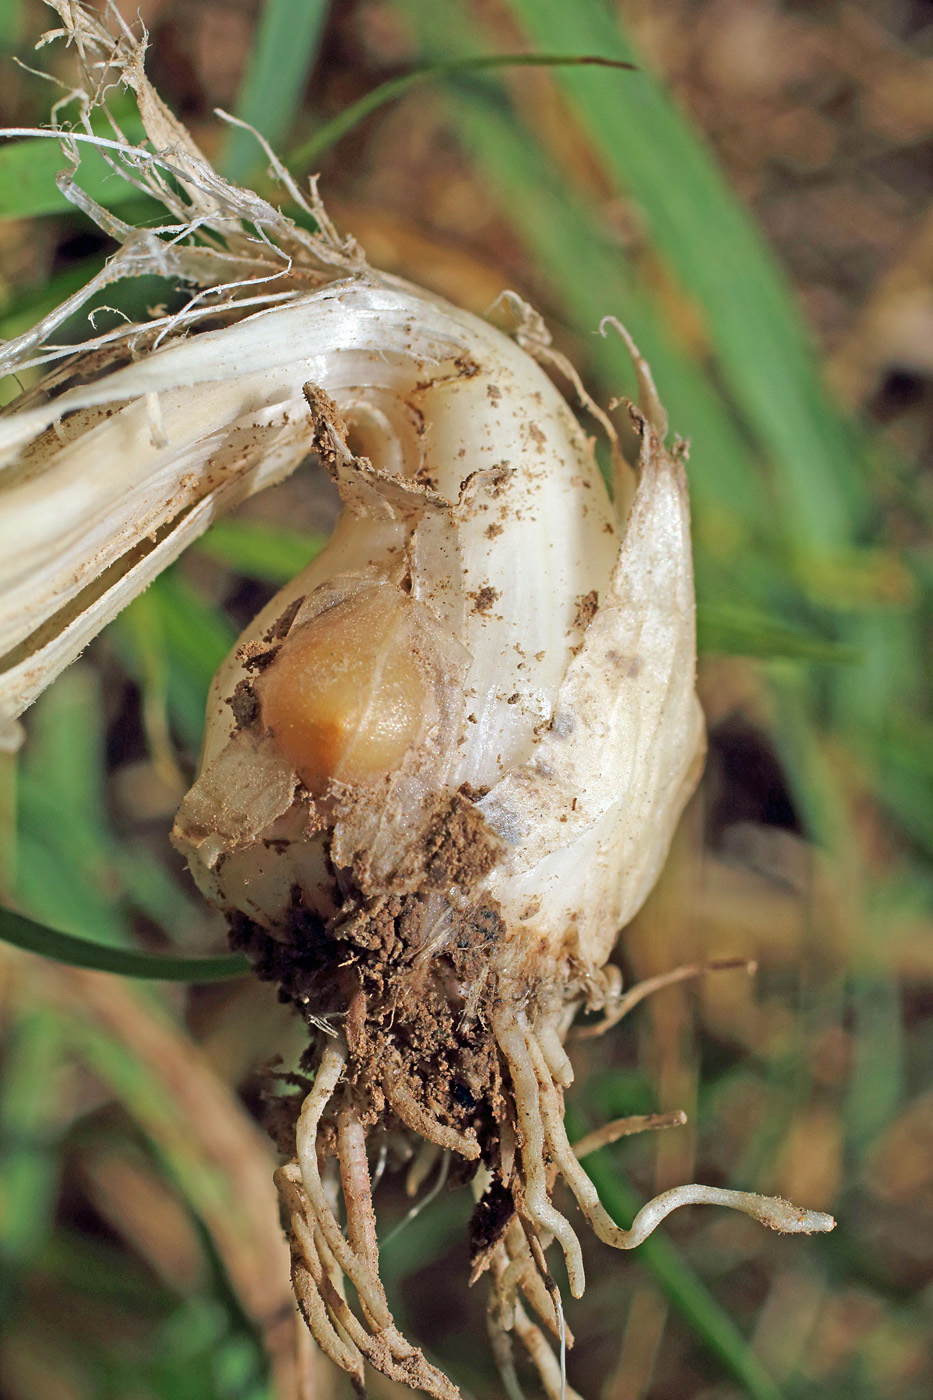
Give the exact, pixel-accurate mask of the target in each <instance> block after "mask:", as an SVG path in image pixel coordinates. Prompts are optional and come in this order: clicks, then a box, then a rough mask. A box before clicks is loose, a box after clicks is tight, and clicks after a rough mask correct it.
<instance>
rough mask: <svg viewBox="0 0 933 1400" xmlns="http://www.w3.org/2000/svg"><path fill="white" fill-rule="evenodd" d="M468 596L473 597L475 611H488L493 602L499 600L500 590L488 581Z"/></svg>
mask: <svg viewBox="0 0 933 1400" xmlns="http://www.w3.org/2000/svg"><path fill="white" fill-rule="evenodd" d="M467 597H469V598H472V599H473V611H474V612H478V613H485V612H488V611H489V609H490V608H491V607H492V605H493V603H497V602H498V601H499V592H498V590H497V589H495V588H491V587H490V586H489V584H488V583H485V584H483V587H482V588H478V589H477V590H476V592H475V593H468V594H467Z"/></svg>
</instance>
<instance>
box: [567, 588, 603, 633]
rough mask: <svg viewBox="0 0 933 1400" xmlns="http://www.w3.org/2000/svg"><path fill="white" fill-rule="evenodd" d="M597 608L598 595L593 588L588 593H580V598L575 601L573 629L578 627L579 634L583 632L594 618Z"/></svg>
mask: <svg viewBox="0 0 933 1400" xmlns="http://www.w3.org/2000/svg"><path fill="white" fill-rule="evenodd" d="M598 607H599V594H598V593H597V592H596V589H595V588H593V589H591V590H590V592H589V593H581V595H580V597H579V598H578V599H577V611H576V614H575V615H574V619H573V625H574V627H578V628H579V629H580V631H581V632H585V631H586V629H587V627H589V625H590V623H591V622H592V621H593V618H594V617H595V616H596V610H597V608H598Z"/></svg>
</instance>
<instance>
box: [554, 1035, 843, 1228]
mask: <svg viewBox="0 0 933 1400" xmlns="http://www.w3.org/2000/svg"><path fill="white" fill-rule="evenodd" d="M527 1043H528V1046H529V1050H530V1052H531V1058H532V1063H533V1065H534V1068H535V1073H536V1075H537V1078H538V1084H539V1086H540V1093H541V1118H542V1122H543V1124H544V1130H545V1135H546V1140H547V1146H548V1149H549V1151H550V1153H551V1157H552V1159H553V1161H554V1162H555V1163H556V1165H557V1167H558V1170H559V1171H560V1173H561V1175H562V1176H563V1178H564V1180H565V1181H566V1182H567V1185H568V1186H569V1187H570V1189H571V1191H572V1192H573V1194H574V1196H576V1198H577V1203H578V1205H579V1207H580V1209H581V1210H582V1211H583V1214H584V1215H585V1216H586V1218H587V1220H588V1221H589V1222H590V1224H591V1225H592V1227H593V1229H594V1230H595V1232H596V1234H597V1235H598V1236H599V1238H600V1239H601V1240H603V1241H604V1242H605V1243H606V1244H610V1245H612V1246H613V1247H614V1248H615V1249H635V1248H636V1247H637V1246H638V1245H640V1244H641V1243H642V1241H643V1240H646V1239H647V1238H648V1236H649V1235H650V1234H651V1233H652V1231H653V1230H654V1229H655V1228H656V1227H657V1226H658V1225H659V1224H660V1223H661V1221H662V1220H663V1219H664V1218H665V1216H667V1215H670V1213H671V1211H672V1210H677V1209H678V1208H679V1207H680V1206H689V1205H718V1206H729V1207H731V1209H733V1210H739V1211H742V1212H743V1213H744V1214H745V1215H751V1216H753V1217H754V1219H755V1220H758V1221H760V1222H761V1224H762V1225H767V1226H768V1227H769V1228H770V1229H772V1230H778V1231H780V1232H782V1233H783V1234H798V1235H812V1234H816V1233H820V1232H824V1231H827V1230H832V1229H834V1228H835V1224H836V1222H835V1220H834V1219H833V1217H832V1216H831V1215H826V1214H824V1213H823V1212H822V1211H818V1210H804V1209H802V1208H801V1207H800V1206H795V1205H792V1204H791V1203H790V1202H789V1201H784V1200H781V1199H780V1197H777V1196H759V1195H756V1194H755V1193H754V1192H751V1191H731V1190H726V1189H724V1188H721V1187H717V1186H699V1185H690V1186H675V1187H674V1188H673V1189H672V1190H670V1191H664V1192H662V1194H661V1195H660V1196H656V1197H655V1198H654V1200H652V1201H649V1202H648V1203H647V1205H645V1206H642V1208H641V1210H640V1211H639V1212H638V1214H637V1215H636V1217H635V1220H634V1221H633V1223H632V1227H631V1229H630V1230H624V1229H622V1227H621V1226H619V1225H617V1224H616V1223H615V1221H614V1220H613V1219H612V1217H611V1216H610V1215H609V1213H608V1211H607V1210H606V1208H605V1207H604V1206H603V1204H602V1202H601V1201H600V1199H599V1196H598V1195H597V1192H596V1187H595V1186H594V1185H593V1183H592V1181H591V1180H590V1178H589V1177H588V1176H587V1174H586V1172H585V1171H584V1170H583V1168H582V1167H581V1166H580V1163H579V1161H578V1160H577V1158H576V1156H575V1155H574V1151H573V1148H572V1147H571V1146H570V1143H569V1141H568V1138H567V1132H566V1129H565V1128H564V1122H563V1114H562V1106H561V1103H560V1098H559V1095H558V1092H557V1089H556V1088H555V1086H554V1084H553V1081H552V1080H551V1076H550V1071H549V1070H548V1067H547V1063H546V1061H545V1059H544V1055H543V1053H542V1052H541V1049H540V1048H539V1046H538V1045H537V1042H536V1040H535V1038H534V1036H533V1035H532V1036H529V1037H528V1041H527Z"/></svg>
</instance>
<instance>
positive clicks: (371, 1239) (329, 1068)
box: [276, 1038, 458, 1400]
mask: <svg viewBox="0 0 933 1400" xmlns="http://www.w3.org/2000/svg"><path fill="white" fill-rule="evenodd" d="M347 1060H348V1051H347V1047H346V1043H345V1042H344V1041H343V1040H342V1038H335V1039H333V1040H330V1041H328V1042H327V1044H326V1045H325V1046H324V1048H323V1051H322V1053H321V1058H320V1063H319V1066H318V1071H317V1075H316V1076H315V1080H314V1084H313V1087H312V1088H311V1091H310V1092H309V1093H308V1095H307V1097H306V1098H305V1101H304V1103H303V1105H302V1109H301V1113H300V1115H299V1119H298V1124H297V1128H296V1156H297V1160H296V1161H294V1162H291V1163H289V1164H288V1165H287V1166H285V1167H282V1168H280V1169H279V1171H278V1173H277V1174H276V1182H277V1185H278V1188H279V1191H280V1193H281V1195H282V1198H283V1201H284V1202H285V1205H286V1207H287V1209H288V1212H289V1216H290V1221H291V1248H292V1276H293V1279H294V1283H295V1292H296V1296H297V1298H298V1302H299V1306H300V1307H301V1311H302V1315H303V1316H304V1318H305V1321H306V1323H307V1325H308V1328H309V1330H310V1331H311V1334H312V1336H313V1337H314V1339H315V1341H316V1342H317V1343H318V1345H319V1346H320V1347H321V1349H322V1351H323V1352H324V1353H325V1354H326V1355H327V1356H328V1357H330V1359H331V1360H332V1361H334V1362H335V1363H336V1364H337V1365H338V1366H340V1367H341V1368H342V1369H343V1370H345V1371H347V1372H348V1374H349V1375H350V1376H351V1378H352V1380H353V1382H354V1384H355V1385H357V1386H358V1387H360V1388H361V1387H362V1384H363V1363H364V1361H367V1362H369V1363H370V1364H371V1365H372V1366H374V1367H375V1368H376V1369H377V1370H379V1371H381V1372H382V1373H383V1374H384V1375H386V1376H389V1377H390V1378H391V1379H393V1380H397V1381H399V1382H401V1383H402V1384H404V1385H408V1386H410V1387H412V1388H414V1389H418V1390H423V1391H424V1392H426V1393H427V1394H428V1395H431V1396H434V1397H435V1400H456V1397H457V1396H458V1392H457V1390H456V1389H455V1387H454V1386H453V1385H451V1383H450V1382H449V1381H448V1380H447V1378H446V1377H445V1376H444V1375H443V1374H442V1373H441V1372H440V1371H438V1370H437V1368H436V1367H434V1366H432V1365H431V1364H430V1362H428V1361H427V1360H426V1359H425V1357H424V1356H423V1355H422V1353H421V1352H420V1351H419V1350H418V1348H417V1347H415V1346H413V1345H412V1344H411V1343H410V1342H408V1341H407V1340H406V1339H405V1337H403V1336H402V1334H401V1332H400V1331H399V1330H398V1328H397V1326H396V1324H395V1320H394V1318H393V1317H392V1313H391V1311H390V1309H389V1306H388V1303H387V1301H386V1295H385V1290H384V1288H383V1286H382V1281H381V1279H380V1276H379V1248H378V1243H377V1239H376V1219H375V1214H374V1211H373V1203H372V1185H371V1177H370V1170H369V1162H368V1158H367V1152H366V1136H365V1131H364V1127H363V1123H362V1120H361V1118H360V1116H359V1114H358V1112H357V1111H356V1109H355V1108H354V1107H353V1106H352V1105H351V1104H348V1103H340V1105H339V1106H338V1107H336V1112H335V1114H334V1116H335V1120H336V1137H337V1161H338V1164H339V1169H340V1184H341V1189H342V1195H343V1202H344V1209H345V1212H346V1221H347V1223H346V1233H344V1231H343V1230H342V1229H341V1227H340V1224H339V1222H338V1220H337V1217H336V1215H335V1213H334V1209H333V1207H332V1205H331V1202H330V1201H329V1200H328V1192H327V1188H326V1185H325V1182H324V1180H323V1178H322V1175H321V1166H320V1160H319V1150H320V1146H321V1122H322V1118H323V1117H324V1114H325V1113H331V1114H333V1113H334V1107H335V1106H334V1096H335V1090H336V1089H337V1086H338V1083H339V1081H340V1078H341V1076H342V1074H343V1071H344V1069H345V1067H346V1065H347ZM344 1280H346V1281H348V1282H349V1283H350V1284H352V1286H353V1288H354V1289H355V1291H356V1295H357V1298H358V1301H359V1309H360V1313H361V1314H362V1319H361V1318H360V1317H358V1316H357V1315H356V1313H355V1312H354V1311H353V1309H352V1308H351V1307H350V1305H349V1303H348V1302H347V1299H346V1296H345V1293H344V1287H343V1282H344Z"/></svg>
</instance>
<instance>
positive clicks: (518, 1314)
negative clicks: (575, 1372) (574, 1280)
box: [514, 1303, 581, 1400]
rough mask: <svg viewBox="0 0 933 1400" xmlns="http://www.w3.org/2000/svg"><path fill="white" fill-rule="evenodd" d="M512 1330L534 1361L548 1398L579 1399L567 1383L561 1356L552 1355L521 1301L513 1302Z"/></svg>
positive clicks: (556, 1399)
mask: <svg viewBox="0 0 933 1400" xmlns="http://www.w3.org/2000/svg"><path fill="white" fill-rule="evenodd" d="M514 1331H515V1334H516V1336H518V1337H520V1338H521V1341H522V1345H523V1346H524V1348H525V1350H526V1351H527V1353H528V1355H529V1356H530V1357H531V1359H532V1361H533V1362H534V1365H535V1369H536V1370H537V1372H538V1375H539V1376H540V1377H541V1384H542V1386H543V1387H544V1393H545V1395H547V1397H548V1400H581V1397H580V1395H579V1394H578V1392H577V1391H576V1390H574V1389H573V1387H572V1386H569V1385H568V1384H567V1377H566V1374H565V1372H564V1365H563V1356H561V1358H560V1359H558V1358H557V1357H556V1356H555V1355H554V1353H553V1351H552V1350H551V1347H550V1344H549V1342H548V1340H547V1338H546V1337H545V1335H544V1333H543V1332H542V1331H541V1328H540V1327H537V1326H536V1325H535V1324H534V1323H533V1322H532V1320H531V1318H530V1317H529V1316H528V1314H527V1313H526V1312H525V1309H524V1308H523V1307H522V1305H521V1303H516V1304H515V1324H514Z"/></svg>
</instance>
